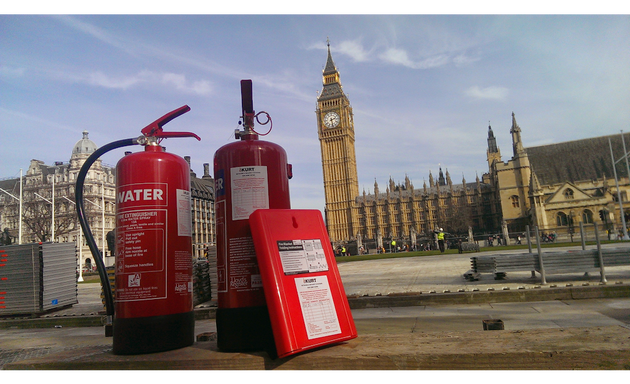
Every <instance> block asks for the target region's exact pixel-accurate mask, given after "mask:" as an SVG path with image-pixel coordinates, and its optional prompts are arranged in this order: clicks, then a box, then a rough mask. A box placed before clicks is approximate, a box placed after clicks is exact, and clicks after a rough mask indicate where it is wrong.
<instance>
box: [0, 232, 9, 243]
mask: <svg viewBox="0 0 630 384" xmlns="http://www.w3.org/2000/svg"><path fill="white" fill-rule="evenodd" d="M0 244H2V245H11V235H10V234H9V228H5V229H4V231H3V232H2V235H0Z"/></svg>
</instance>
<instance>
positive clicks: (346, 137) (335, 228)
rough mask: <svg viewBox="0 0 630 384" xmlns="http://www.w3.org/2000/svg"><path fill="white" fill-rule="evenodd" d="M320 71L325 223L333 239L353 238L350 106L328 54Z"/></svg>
mask: <svg viewBox="0 0 630 384" xmlns="http://www.w3.org/2000/svg"><path fill="white" fill-rule="evenodd" d="M327 46H328V57H327V60H326V66H325V67H324V71H323V80H322V83H323V86H322V91H321V92H320V94H319V97H318V98H317V110H316V115H317V131H318V136H319V142H320V146H321V152H322V168H323V176H324V195H325V199H326V208H325V213H326V226H327V228H328V235H329V236H330V240H331V241H333V242H343V241H349V240H351V239H354V237H355V236H356V233H355V232H356V231H357V230H358V226H359V221H358V208H357V207H356V204H355V199H356V197H357V196H359V180H358V176H357V160H356V154H355V148H354V120H353V114H352V107H351V106H350V101H349V100H348V97H347V96H346V94H345V93H344V92H343V88H342V86H341V81H340V80H339V71H338V70H337V67H336V66H335V62H334V61H333V59H332V55H331V53H330V41H327Z"/></svg>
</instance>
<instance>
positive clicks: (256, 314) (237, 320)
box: [216, 306, 277, 359]
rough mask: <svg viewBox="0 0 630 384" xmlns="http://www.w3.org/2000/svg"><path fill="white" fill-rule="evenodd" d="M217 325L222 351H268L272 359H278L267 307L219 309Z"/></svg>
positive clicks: (218, 344) (219, 344) (218, 341)
mask: <svg viewBox="0 0 630 384" xmlns="http://www.w3.org/2000/svg"><path fill="white" fill-rule="evenodd" d="M216 323H217V346H218V347H219V349H220V350H221V351H224V352H248V351H266V352H267V354H268V355H269V356H270V357H271V358H272V359H275V358H276V357H277V352H276V344H275V341H274V338H273V331H272V329H271V321H270V320H269V311H268V310H267V306H259V307H241V308H217V314H216Z"/></svg>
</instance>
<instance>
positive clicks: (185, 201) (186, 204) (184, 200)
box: [177, 189, 192, 236]
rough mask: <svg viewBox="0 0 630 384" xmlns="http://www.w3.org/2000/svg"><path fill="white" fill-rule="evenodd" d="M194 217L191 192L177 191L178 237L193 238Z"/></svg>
mask: <svg viewBox="0 0 630 384" xmlns="http://www.w3.org/2000/svg"><path fill="white" fill-rule="evenodd" d="M191 227H192V216H191V213H190V191H186V190H184V189H178V190H177V235H178V236H192V228H191Z"/></svg>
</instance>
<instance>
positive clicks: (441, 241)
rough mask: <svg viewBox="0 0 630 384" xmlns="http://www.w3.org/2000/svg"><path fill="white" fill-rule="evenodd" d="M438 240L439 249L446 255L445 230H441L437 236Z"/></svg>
mask: <svg viewBox="0 0 630 384" xmlns="http://www.w3.org/2000/svg"><path fill="white" fill-rule="evenodd" d="M437 238H438V247H440V252H441V253H444V230H443V229H442V228H440V232H438V235H437Z"/></svg>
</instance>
